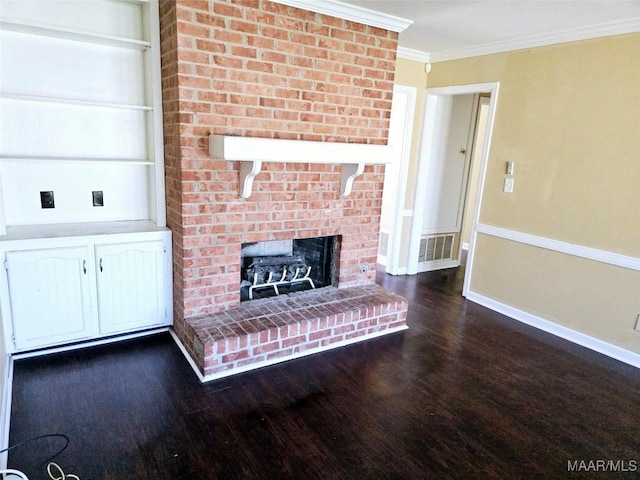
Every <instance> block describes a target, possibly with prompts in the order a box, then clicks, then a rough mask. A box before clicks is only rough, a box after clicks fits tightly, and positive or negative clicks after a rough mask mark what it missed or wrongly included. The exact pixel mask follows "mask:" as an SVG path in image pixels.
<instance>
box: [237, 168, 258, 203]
mask: <svg viewBox="0 0 640 480" xmlns="http://www.w3.org/2000/svg"><path fill="white" fill-rule="evenodd" d="M261 170H262V161H261V160H252V161H249V162H245V161H241V162H240V196H241V197H242V198H249V197H250V196H251V192H252V191H253V179H254V178H255V177H256V175H258V174H259V173H260V171H261Z"/></svg>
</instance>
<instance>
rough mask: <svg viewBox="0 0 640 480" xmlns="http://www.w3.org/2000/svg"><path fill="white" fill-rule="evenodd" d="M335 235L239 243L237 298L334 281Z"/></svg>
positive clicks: (273, 293)
mask: <svg viewBox="0 0 640 480" xmlns="http://www.w3.org/2000/svg"><path fill="white" fill-rule="evenodd" d="M338 240H339V238H338V237H337V236H331V237H314V238H295V239H290V240H274V241H268V242H254V243H243V244H242V251H241V254H240V255H241V260H240V261H241V282H240V301H243V302H244V301H247V300H253V299H257V298H265V297H272V296H275V295H282V294H284V293H290V292H294V291H300V290H309V289H315V288H321V287H326V286H330V285H335V284H337V268H336V259H337V258H338V255H337V251H338V247H339V241H338Z"/></svg>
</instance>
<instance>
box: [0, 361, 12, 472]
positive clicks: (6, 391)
mask: <svg viewBox="0 0 640 480" xmlns="http://www.w3.org/2000/svg"><path fill="white" fill-rule="evenodd" d="M5 357H6V358H5V362H6V363H5V377H4V385H3V386H2V398H1V400H0V401H2V407H1V409H0V442H2V443H0V449H2V450H4V449H6V448H9V427H10V424H11V397H12V393H13V357H12V356H11V355H5ZM8 457H9V452H7V451H5V452H2V454H0V468H7V460H8Z"/></svg>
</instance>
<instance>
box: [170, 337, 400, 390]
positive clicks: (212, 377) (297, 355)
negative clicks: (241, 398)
mask: <svg viewBox="0 0 640 480" xmlns="http://www.w3.org/2000/svg"><path fill="white" fill-rule="evenodd" d="M408 329H409V327H408V326H406V325H405V326H402V327H396V328H389V329H387V330H381V331H379V332H374V333H369V334H367V335H362V336H361V337H355V338H350V339H349V340H343V341H342V342H335V343H330V344H329V345H324V346H322V347H318V348H312V349H309V350H305V351H303V352H298V353H294V354H292V355H287V356H286V357H278V358H273V359H271V360H265V361H264V362H258V363H251V364H249V365H244V366H242V367H238V368H233V369H230V370H225V371H223V372H218V373H214V374H211V375H202V372H200V370H199V369H198V367H197V366H196V364H195V362H194V361H193V359H192V358H191V356H190V355H189V354H188V352H187V350H186V349H185V348H184V345H182V342H181V341H180V339H179V338H178V337H177V335H175V333H174V332H173V330H172V331H171V335H172V336H173V339H174V340H175V341H176V343H177V344H178V347H179V348H180V351H182V354H183V355H184V356H185V357H186V358H187V361H188V362H189V365H191V368H193V370H194V371H195V372H196V375H197V376H198V378H199V379H200V381H201V382H203V383H204V382H210V381H211V380H218V379H220V378H224V377H229V376H231V375H236V374H238V373H244V372H249V371H251V370H257V369H258V368H262V367H268V366H270V365H275V364H277V363H282V362H287V361H289V360H294V359H296V358H302V357H306V356H308V355H313V354H316V353H321V352H326V351H327V350H333V349H334V348H339V347H344V346H346V345H351V344H353V343H358V342H362V341H364V340H371V339H372V338H377V337H381V336H384V335H389V334H391V333H396V332H401V331H403V330H408Z"/></svg>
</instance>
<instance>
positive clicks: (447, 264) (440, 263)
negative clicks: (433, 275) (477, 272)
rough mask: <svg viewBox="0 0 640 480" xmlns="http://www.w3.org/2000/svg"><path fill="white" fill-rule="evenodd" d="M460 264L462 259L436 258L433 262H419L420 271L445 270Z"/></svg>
mask: <svg viewBox="0 0 640 480" xmlns="http://www.w3.org/2000/svg"><path fill="white" fill-rule="evenodd" d="M459 266H460V260H459V259H455V260H434V261H431V262H419V263H418V273H421V272H432V271H435V270H443V269H445V268H455V267H459Z"/></svg>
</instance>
